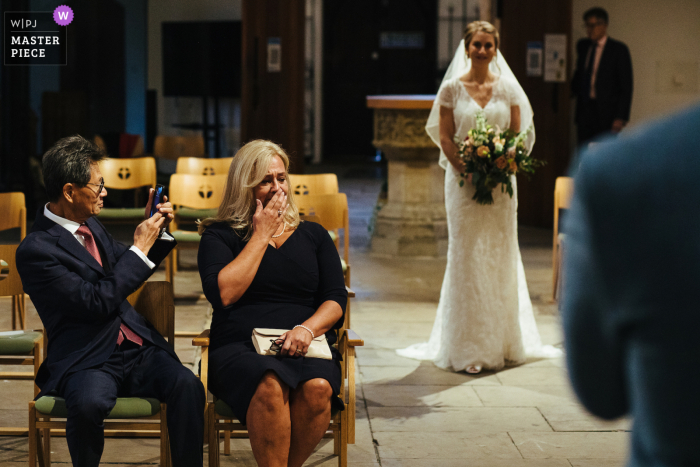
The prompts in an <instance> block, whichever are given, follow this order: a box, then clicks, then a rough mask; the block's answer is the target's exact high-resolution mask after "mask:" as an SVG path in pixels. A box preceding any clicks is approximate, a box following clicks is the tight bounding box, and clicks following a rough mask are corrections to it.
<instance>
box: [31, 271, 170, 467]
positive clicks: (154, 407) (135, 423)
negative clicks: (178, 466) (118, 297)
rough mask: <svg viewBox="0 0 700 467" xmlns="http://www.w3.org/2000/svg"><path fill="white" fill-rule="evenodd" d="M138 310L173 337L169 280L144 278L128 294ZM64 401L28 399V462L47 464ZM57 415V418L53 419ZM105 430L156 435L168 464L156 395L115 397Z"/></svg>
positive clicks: (163, 410)
mask: <svg viewBox="0 0 700 467" xmlns="http://www.w3.org/2000/svg"><path fill="white" fill-rule="evenodd" d="M128 300H129V302H130V303H131V304H132V305H133V307H134V308H135V309H136V311H138V312H139V313H141V314H142V315H143V316H144V317H145V318H146V319H147V320H148V321H149V322H150V323H151V324H152V325H153V326H154V327H155V328H156V329H157V330H158V332H160V333H161V334H162V335H163V336H164V337H165V338H166V339H167V341H168V343H169V344H170V345H173V342H174V341H175V324H174V316H175V305H174V300H173V288H172V284H171V283H170V282H164V281H159V282H156V281H153V282H146V283H145V284H144V285H143V286H141V288H139V289H138V290H137V291H136V292H134V293H133V294H131V295H130V296H129V297H128ZM66 416H67V413H66V403H65V400H64V399H63V398H61V397H58V396H54V395H47V396H43V397H40V398H39V399H38V400H36V401H32V402H30V403H29V465H30V466H35V465H36V461H37V457H38V458H39V462H40V465H42V466H45V467H49V466H50V465H51V436H50V431H51V430H52V429H54V430H57V429H65V426H66V422H65V420H64V419H65V418H66ZM57 419H58V420H57ZM105 431H106V432H108V433H109V432H110V431H111V432H113V433H115V432H116V433H118V434H119V435H120V436H138V437H143V436H149V437H150V436H153V435H154V434H158V435H159V436H160V459H161V465H163V466H169V465H170V446H169V441H168V427H167V407H166V405H165V404H163V403H161V402H160V401H158V400H157V399H153V398H142V397H118V398H117V402H116V404H115V406H114V407H113V408H112V411H111V412H110V414H109V415H108V416H107V419H106V421H105Z"/></svg>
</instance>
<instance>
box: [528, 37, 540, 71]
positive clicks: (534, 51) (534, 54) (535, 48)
mask: <svg viewBox="0 0 700 467" xmlns="http://www.w3.org/2000/svg"><path fill="white" fill-rule="evenodd" d="M526 57H527V65H526V67H527V75H528V76H542V42H541V41H530V42H528V43H527V54H526Z"/></svg>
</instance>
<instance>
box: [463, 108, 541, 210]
mask: <svg viewBox="0 0 700 467" xmlns="http://www.w3.org/2000/svg"><path fill="white" fill-rule="evenodd" d="M531 131H532V127H530V128H528V129H527V130H524V131H521V132H520V133H517V134H516V133H515V132H514V131H513V130H510V129H508V130H505V131H500V130H499V129H498V128H493V127H492V126H491V125H489V124H488V123H487V122H486V116H485V115H484V112H483V111H479V112H478V113H477V115H476V126H475V127H474V128H472V129H471V130H469V133H468V135H467V137H466V138H465V139H464V141H458V142H457V147H458V148H459V157H460V158H461V159H462V160H463V161H464V163H465V164H466V167H465V171H464V173H462V174H461V175H462V177H465V178H466V177H467V175H468V174H472V184H473V185H474V186H475V187H476V192H475V193H474V196H473V197H472V199H473V200H475V201H476V202H477V203H479V204H493V195H492V194H491V192H492V191H493V189H494V188H496V187H497V186H498V185H499V184H500V185H501V192H506V193H508V194H509V195H510V197H511V198H512V197H513V185H512V183H511V181H510V176H511V175H513V174H516V173H519V172H522V173H525V174H527V175H528V177H529V176H530V175H531V174H533V173H535V168H536V167H539V166H542V165H544V162H543V161H540V160H538V159H535V158H533V157H530V155H529V154H528V152H527V150H526V149H525V139H526V138H527V135H528V134H529V133H530V132H531ZM459 186H464V180H460V181H459Z"/></svg>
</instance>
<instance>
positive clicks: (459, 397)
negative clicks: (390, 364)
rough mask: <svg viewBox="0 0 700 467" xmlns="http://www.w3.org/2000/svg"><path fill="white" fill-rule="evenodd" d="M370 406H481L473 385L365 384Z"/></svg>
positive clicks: (365, 395)
mask: <svg viewBox="0 0 700 467" xmlns="http://www.w3.org/2000/svg"><path fill="white" fill-rule="evenodd" d="M363 391H364V397H365V399H366V401H367V405H368V406H370V407H422V406H430V407H480V406H482V405H483V404H482V403H481V401H480V400H479V398H478V397H477V395H476V393H475V392H474V388H473V386H466V385H463V386H454V387H450V386H419V385H416V386H409V385H402V386H399V385H388V384H364V385H363Z"/></svg>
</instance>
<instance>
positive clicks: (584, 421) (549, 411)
mask: <svg viewBox="0 0 700 467" xmlns="http://www.w3.org/2000/svg"><path fill="white" fill-rule="evenodd" d="M539 409H540V412H542V415H544V417H545V418H546V419H547V421H548V422H549V424H550V425H551V426H552V428H553V429H554V431H624V430H631V421H630V420H628V419H624V418H622V419H619V420H613V421H609V420H603V419H601V418H598V417H595V416H593V415H591V414H589V413H588V412H587V411H586V409H584V408H583V407H582V406H580V405H579V404H576V405H572V406H570V407H548V406H542V407H539Z"/></svg>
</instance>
